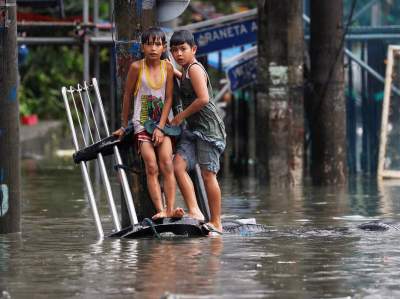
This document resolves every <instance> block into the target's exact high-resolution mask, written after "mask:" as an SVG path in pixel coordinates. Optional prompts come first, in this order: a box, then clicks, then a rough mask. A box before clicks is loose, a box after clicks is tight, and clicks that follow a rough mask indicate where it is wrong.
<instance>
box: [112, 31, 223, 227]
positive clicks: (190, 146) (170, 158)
mask: <svg viewBox="0 0 400 299" xmlns="http://www.w3.org/2000/svg"><path fill="white" fill-rule="evenodd" d="M142 50H143V53H144V59H142V60H140V61H136V62H134V63H132V65H131V66H130V69H129V72H128V76H127V80H126V86H125V91H124V98H123V110H122V126H121V128H120V129H118V130H117V131H115V132H114V135H117V136H122V135H123V134H124V131H125V128H126V126H127V124H128V116H129V112H130V109H131V107H130V106H131V105H130V99H131V96H132V94H133V95H134V109H133V117H132V121H133V125H134V133H135V143H136V147H137V150H138V153H139V154H140V155H141V156H142V158H143V161H144V164H145V170H146V176H147V185H148V190H149V194H150V197H151V199H152V201H153V203H154V206H155V208H156V210H157V213H156V214H155V215H154V216H153V218H154V219H156V218H161V217H182V216H184V211H183V209H182V208H174V204H175V192H176V182H177V183H178V186H179V189H180V191H181V193H182V196H183V198H184V200H185V203H186V206H187V208H188V216H190V217H192V218H195V219H198V220H204V215H203V214H202V212H201V211H200V209H199V207H198V204H197V201H196V195H195V191H194V186H193V182H192V180H191V179H190V176H189V174H188V171H190V170H191V169H193V168H194V166H195V165H196V163H198V164H199V165H200V169H201V174H202V178H203V180H204V185H205V189H206V193H207V197H208V203H209V207H210V214H211V215H210V216H211V217H210V221H209V222H208V223H205V224H204V227H205V229H206V230H208V231H209V232H213V233H221V232H222V225H221V190H220V187H219V184H218V180H217V176H216V175H217V173H218V170H219V165H220V163H219V158H220V156H221V154H222V152H223V151H224V148H225V139H226V134H225V127H224V123H223V121H222V119H221V117H220V116H219V115H218V113H217V109H216V106H215V104H214V102H213V100H212V90H211V83H210V80H209V78H208V74H207V72H206V71H205V69H204V67H203V66H202V65H201V64H200V63H199V62H198V61H197V60H196V58H195V54H196V50H197V47H196V45H195V42H194V38H193V35H192V34H191V33H190V32H189V31H187V30H181V31H177V32H175V33H174V34H173V35H172V37H171V40H170V50H171V53H172V56H173V57H174V60H175V61H176V62H177V63H178V64H179V65H180V66H181V67H182V69H183V70H182V73H181V72H179V71H177V70H174V68H173V66H172V64H171V63H169V62H167V61H165V60H161V55H162V54H163V53H164V52H165V51H166V38H165V34H164V32H163V31H162V30H161V29H159V28H150V29H149V30H147V31H145V32H144V33H143V35H142ZM174 74H175V76H177V77H178V78H179V79H180V88H179V95H180V98H181V101H182V106H183V111H181V112H179V113H178V114H177V115H175V116H174V117H173V116H172V113H171V107H172V92H173V76H174ZM148 119H152V120H153V121H154V122H155V123H156V124H157V125H156V126H155V129H154V131H153V132H152V133H151V134H150V133H149V132H147V131H146V129H145V122H146V121H147V120H148ZM183 122H186V126H185V128H184V130H183V132H182V134H181V136H180V137H178V138H177V140H176V153H175V155H173V142H172V140H171V137H170V136H168V133H169V132H168V130H166V129H167V127H166V126H167V125H172V126H179V125H181V124H182V123H183ZM159 170H160V172H161V174H162V176H163V179H164V192H165V197H166V208H164V207H163V204H162V196H161V188H160V184H159V181H158V174H159Z"/></svg>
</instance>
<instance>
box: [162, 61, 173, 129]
mask: <svg viewBox="0 0 400 299" xmlns="http://www.w3.org/2000/svg"><path fill="white" fill-rule="evenodd" d="M173 80H174V69H173V67H172V65H170V64H167V82H166V86H165V101H164V108H163V111H162V114H161V119H160V123H159V127H160V128H161V129H163V128H164V126H165V123H166V122H167V119H168V115H169V112H170V111H171V108H172V93H173V89H174V81H173Z"/></svg>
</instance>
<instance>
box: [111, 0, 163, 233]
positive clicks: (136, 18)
mask: <svg viewBox="0 0 400 299" xmlns="http://www.w3.org/2000/svg"><path fill="white" fill-rule="evenodd" d="M140 3H142V1H127V0H117V1H115V4H114V5H115V22H116V60H117V89H118V96H117V99H118V100H117V101H120V102H119V104H117V107H121V108H122V98H123V94H124V88H125V80H126V76H127V74H128V70H129V66H130V65H131V63H132V62H133V61H135V60H137V59H140V58H141V56H140V34H141V32H142V31H143V30H145V29H147V28H149V27H150V26H153V25H154V23H155V1H146V2H145V3H143V4H142V6H141V7H137V6H136V4H140ZM132 100H133V98H132ZM132 107H133V105H132ZM120 111H121V110H120ZM119 115H120V113H119ZM123 160H124V163H125V164H128V165H129V166H130V167H133V168H135V170H136V171H138V172H137V173H132V174H131V175H130V178H129V180H130V182H131V187H132V188H131V189H132V196H133V199H134V203H135V208H136V211H137V214H138V215H137V216H138V219H139V221H140V220H142V219H143V218H146V217H151V216H152V215H154V214H155V209H154V206H153V204H152V201H151V199H150V197H149V194H148V192H147V185H146V173H145V170H144V167H143V163H142V162H141V159H140V157H138V155H137V153H136V151H135V149H134V147H132V150H131V151H129V152H128V153H123ZM121 206H122V209H121V210H122V226H123V227H126V226H128V225H129V217H128V212H127V209H126V206H125V201H124V200H122V205H121Z"/></svg>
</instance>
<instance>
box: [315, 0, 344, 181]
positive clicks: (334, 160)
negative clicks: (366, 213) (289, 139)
mask: <svg viewBox="0 0 400 299" xmlns="http://www.w3.org/2000/svg"><path fill="white" fill-rule="evenodd" d="M342 11H343V3H342V1H339V0H337V1H320V0H311V27H310V30H311V32H310V35H311V40H310V56H311V83H312V86H313V90H314V92H313V96H312V105H313V109H312V115H311V119H310V128H311V138H312V139H311V142H312V150H311V156H312V158H311V176H312V179H313V182H314V183H315V184H337V185H340V184H343V183H345V182H346V178H347V162H346V101H345V96H344V67H343V43H342V39H343V25H342Z"/></svg>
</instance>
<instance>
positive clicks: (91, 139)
mask: <svg viewBox="0 0 400 299" xmlns="http://www.w3.org/2000/svg"><path fill="white" fill-rule="evenodd" d="M90 88H91V86H90V85H88V84H87V83H86V82H84V84H83V86H82V85H80V84H78V85H77V88H74V87H72V86H70V88H69V89H67V88H66V87H63V88H62V90H61V92H62V95H63V99H64V104H65V109H66V112H67V118H68V122H69V125H70V129H71V133H72V139H73V143H74V147H75V150H76V151H79V150H80V149H83V148H85V147H87V146H89V145H91V144H94V143H95V142H98V141H100V140H101V139H102V132H104V130H101V128H100V127H99V125H98V123H99V122H98V121H97V119H96V117H95V113H94V109H93V105H92V102H91V99H90V93H89V89H90ZM71 107H72V109H71ZM79 109H80V110H79ZM74 117H75V119H76V120H77V123H78V125H79V128H78V129H76V128H75V124H74ZM81 117H82V118H83V120H81ZM107 135H108V134H107ZM104 137H106V136H104ZM97 161H98V163H99V168H100V172H101V177H102V181H103V184H104V187H105V190H106V194H107V201H108V206H109V209H110V213H111V216H112V219H113V223H114V227H115V229H116V230H117V231H119V230H121V224H120V221H119V217H118V213H117V209H116V206H115V202H114V198H113V195H112V191H111V184H110V181H109V178H108V175H107V171H106V167H105V163H104V159H103V156H102V154H101V153H98V154H97ZM80 165H81V171H82V176H83V179H84V182H85V186H86V190H87V195H88V200H89V204H90V207H91V210H92V213H93V217H94V220H95V224H96V228H97V233H98V236H99V237H100V238H102V237H103V236H104V232H103V228H102V224H101V221H100V216H99V212H98V209H97V204H96V200H95V197H94V193H93V188H92V184H91V181H90V177H89V172H88V169H87V164H86V163H85V162H84V161H82V162H80Z"/></svg>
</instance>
